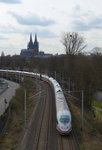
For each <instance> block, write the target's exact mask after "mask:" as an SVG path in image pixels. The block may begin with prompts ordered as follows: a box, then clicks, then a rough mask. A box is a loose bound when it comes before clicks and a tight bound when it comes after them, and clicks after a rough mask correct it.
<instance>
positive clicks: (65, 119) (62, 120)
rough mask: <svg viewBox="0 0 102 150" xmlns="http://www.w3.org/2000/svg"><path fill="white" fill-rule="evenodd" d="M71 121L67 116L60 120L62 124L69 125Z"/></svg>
mask: <svg viewBox="0 0 102 150" xmlns="http://www.w3.org/2000/svg"><path fill="white" fill-rule="evenodd" d="M69 120H70V118H69V116H67V115H62V116H61V118H60V121H61V122H62V123H68V122H69Z"/></svg>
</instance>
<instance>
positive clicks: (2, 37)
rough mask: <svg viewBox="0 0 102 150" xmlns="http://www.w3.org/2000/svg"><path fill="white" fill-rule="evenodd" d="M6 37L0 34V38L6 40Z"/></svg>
mask: <svg viewBox="0 0 102 150" xmlns="http://www.w3.org/2000/svg"><path fill="white" fill-rule="evenodd" d="M7 39H8V38H7V37H4V36H1V35H0V40H7Z"/></svg>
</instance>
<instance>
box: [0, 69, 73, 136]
mask: <svg viewBox="0 0 102 150" xmlns="http://www.w3.org/2000/svg"><path fill="white" fill-rule="evenodd" d="M0 72H7V73H12V74H18V75H21V76H22V75H23V76H31V77H36V78H41V79H42V80H44V81H46V82H48V83H49V84H50V85H51V86H52V87H53V90H54V94H55V104H56V119H57V130H58V131H59V132H60V133H61V134H68V133H69V132H70V131H71V130H72V124H71V113H70V110H69V107H68V104H67V102H66V99H65V97H64V94H63V91H62V88H61V86H60V85H59V83H58V82H57V81H56V80H55V79H53V78H52V77H48V76H46V75H40V74H38V73H33V72H25V71H15V70H0Z"/></svg>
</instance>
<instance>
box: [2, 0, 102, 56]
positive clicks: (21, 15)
mask: <svg viewBox="0 0 102 150" xmlns="http://www.w3.org/2000/svg"><path fill="white" fill-rule="evenodd" d="M72 31H75V32H78V33H79V34H80V35H82V36H83V37H84V38H85V42H86V44H87V51H89V50H91V49H92V48H94V47H96V46H98V47H102V0H0V53H1V52H2V51H4V53H5V54H6V55H7V54H11V55H13V54H20V50H21V49H24V48H27V43H28V41H29V34H30V33H32V35H33V39H34V34H35V33H36V34H37V36H38V41H39V46H40V50H41V51H44V52H46V53H53V54H56V53H59V54H61V53H64V48H63V45H62V43H61V38H62V34H63V33H65V32H72Z"/></svg>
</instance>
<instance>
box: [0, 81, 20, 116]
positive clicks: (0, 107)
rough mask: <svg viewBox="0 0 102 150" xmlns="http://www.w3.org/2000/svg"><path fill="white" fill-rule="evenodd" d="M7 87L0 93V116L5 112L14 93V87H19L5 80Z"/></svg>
mask: <svg viewBox="0 0 102 150" xmlns="http://www.w3.org/2000/svg"><path fill="white" fill-rule="evenodd" d="M5 81H6V82H7V83H8V85H9V87H8V88H7V89H6V91H5V92H3V93H2V94H1V95H0V116H1V115H2V114H3V113H4V112H5V109H6V108H7V107H8V105H9V102H10V100H11V99H12V97H13V96H14V95H15V92H16V89H17V88H19V84H18V83H15V82H12V81H8V80H5Z"/></svg>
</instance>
